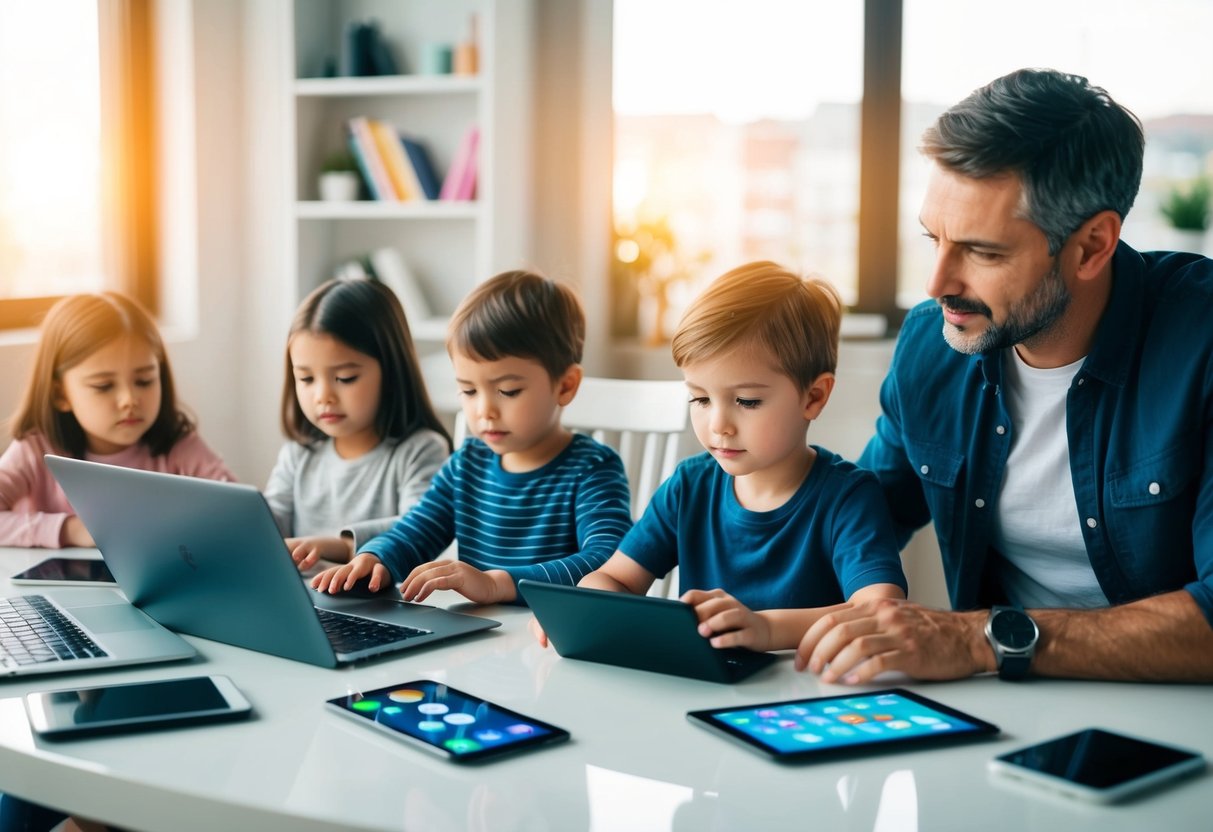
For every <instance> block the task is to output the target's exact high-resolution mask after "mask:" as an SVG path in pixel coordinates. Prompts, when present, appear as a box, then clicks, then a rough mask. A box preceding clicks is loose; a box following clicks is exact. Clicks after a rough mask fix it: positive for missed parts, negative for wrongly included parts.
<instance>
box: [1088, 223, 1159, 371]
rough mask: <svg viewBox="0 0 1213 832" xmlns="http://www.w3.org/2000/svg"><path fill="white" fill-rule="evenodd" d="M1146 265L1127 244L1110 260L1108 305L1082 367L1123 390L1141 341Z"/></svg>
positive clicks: (1121, 246) (1123, 244) (1119, 248)
mask: <svg viewBox="0 0 1213 832" xmlns="http://www.w3.org/2000/svg"><path fill="white" fill-rule="evenodd" d="M1145 274H1146V264H1145V260H1144V259H1142V256H1141V255H1140V254H1138V253H1137V252H1136V251H1135V250H1134V249H1133V248H1132V247H1130V246H1129V244H1128V243H1126V242H1124V241H1121V242H1120V243H1118V244H1117V246H1116V254H1115V255H1113V257H1112V289H1111V291H1110V292H1109V294H1108V305H1107V308H1105V309H1104V313H1103V317H1101V318H1100V320H1099V326H1098V327H1097V328H1096V330H1095V341H1094V343H1093V344H1092V345H1091V352H1090V354H1089V355H1088V356H1087V361H1086V363H1085V364H1083V369H1082V372H1085V373H1087V374H1089V375H1091V376H1093V377H1095V378H1097V379H1099V380H1100V381H1102V382H1105V383H1106V384H1113V385H1116V386H1117V387H1123V386H1124V385H1125V383H1126V382H1127V380H1128V378H1129V368H1130V366H1131V365H1132V363H1133V360H1134V356H1135V355H1136V354H1137V352H1138V344H1139V343H1140V341H1141V328H1142V315H1141V311H1142V308H1143V306H1144V304H1145V290H1146V281H1145Z"/></svg>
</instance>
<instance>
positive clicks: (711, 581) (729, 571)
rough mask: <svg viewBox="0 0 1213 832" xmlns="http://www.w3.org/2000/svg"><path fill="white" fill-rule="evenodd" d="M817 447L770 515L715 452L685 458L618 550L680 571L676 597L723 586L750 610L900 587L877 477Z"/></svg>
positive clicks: (654, 568) (649, 565)
mask: <svg viewBox="0 0 1213 832" xmlns="http://www.w3.org/2000/svg"><path fill="white" fill-rule="evenodd" d="M813 447H814V449H815V450H816V451H817V459H816V461H814V463H813V467H812V468H811V469H809V474H808V476H806V477H805V479H804V482H803V483H801V485H800V488H799V489H797V491H796V493H795V494H793V495H792V497H791V498H790V499H789V500H788V501H787V502H786V503H784V504H783V505H782V506H780V507H779V508H777V509H774V510H773V511H750V510H749V509H746V508H743V507H742V506H741V504H740V503H738V502H737V497H736V495H735V494H734V492H733V477H732V476H730V475H729V474H726V473H725V472H724V470H723V469H721V467H720V466H719V465H718V464H717V463H716V460H715V459H713V458H712V456H711V455H710V454H708V453H703V454H700V455H699V456H696V457H692V458H691V459H688V460H686V461H684V462H683V463H682V464H680V465H679V466H678V468H677V470H676V471H674V474H673V476H671V477H670V478H669V479H668V480H666V482H665V483H664V484H663V485H662V486H661V487H660V488H659V489H657V493H656V494H654V495H653V499H652V502H650V503H649V507H648V509H647V510H646V511H645V513H644V516H643V517H641V518H640V520H639V521H638V522H637V523H636V525H635V526H634V527H633V528H632V530H631V531H630V532H628V534H627V536H625V537H624V539H623V542H622V543H621V544H619V549H620V551H622V552H623V553H624V554H626V555H627V556H628V557H630V558H632V559H633V560H635V561H636V562H637V563H639V564H640V565H641V566H643V567H644V568H645V569H647V570H648V571H650V572H652V573H653V574H654V575H656V576H658V577H661V576H663V575H665V574H666V573H667V572H669V571H670V570H671V569H673V568H674V567H675V566H677V567H678V578H679V591H680V592H686V591H687V590H689V589H723V590H724V591H725V592H727V593H729V594H730V595H732V596H733V597H735V598H736V599H737V600H739V601H740V602H741V603H743V604H745V605H746V606H747V607H749V608H750V609H753V610H772V609H799V608H806V607H823V606H827V605H829V604H838V603H841V602H842V601H845V600H846V599H847V598H849V597H850V596H851V594H852V593H854V592H855V590H857V589H862V588H863V587H865V586H868V585H870V584H877V583H888V584H896V585H897V586H900V587H901V588H902V589H903V590H904V589H905V588H906V579H905V574H904V573H903V572H902V570H901V558H900V556H899V555H898V551H897V540H896V537H895V536H894V533H893V523H892V521H891V520H890V519H889V511H888V508H887V507H886V505H885V502H884V496H883V495H882V493H881V491H880V485H879V483H878V482H877V481H876V477H875V476H873V475H872V474H871V473H870V472H868V471H864V470H863V469H861V468H858V467H856V466H855V465H854V464H852V463H850V462H847V461H846V460H844V459H843V458H842V457H840V456H838V455H837V454H835V453H832V452H830V451H827V450H825V449H823V448H818V447H817V446H813Z"/></svg>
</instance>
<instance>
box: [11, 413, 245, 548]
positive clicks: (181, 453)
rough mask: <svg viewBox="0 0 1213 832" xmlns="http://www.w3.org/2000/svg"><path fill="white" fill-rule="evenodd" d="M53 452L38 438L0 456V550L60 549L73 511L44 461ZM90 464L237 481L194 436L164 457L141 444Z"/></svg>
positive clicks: (29, 438) (18, 441)
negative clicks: (5, 547)
mask: <svg viewBox="0 0 1213 832" xmlns="http://www.w3.org/2000/svg"><path fill="white" fill-rule="evenodd" d="M47 453H55V451H54V450H53V449H52V448H51V447H50V445H49V444H48V443H47V441H46V439H45V438H43V436H42V435H41V434H30V435H29V436H27V437H25V438H24V439H15V440H13V442H12V444H10V445H9V446H8V448H7V449H6V450H5V451H4V455H3V456H0V546H24V547H31V546H39V547H43V548H47V549H58V548H61V547H62V545H63V544H62V543H61V542H60V541H61V535H62V530H63V523H64V521H65V520H67V518H68V517H70V516H72V515H73V514H75V513H76V512H74V511H73V510H72V507H71V504H70V503H68V501H67V497H66V496H65V495H64V493H63V489H61V488H60V487H59V483H58V482H56V481H55V478H54V477H53V476H52V475H51V472H50V470H49V469H48V468H47V467H46V465H45V463H44V462H43V461H42V455H43V454H47ZM84 458H85V459H87V460H89V461H91V462H104V463H107V464H109V465H121V466H122V467H124V468H140V469H142V470H144V471H159V472H161V473H166V474H184V475H186V476H190V477H201V478H203V479H208V480H235V479H236V478H235V477H234V476H232V472H231V471H229V470H228V469H227V466H226V465H224V464H223V460H222V459H221V458H220V457H219V455H218V454H216V453H215V452H214V451H212V450H211V449H210V448H208V447H207V445H206V443H205V442H203V441H202V438H201V437H200V436H198V434H197V433H190V434H187V435H186V436H185V438H184V439H182V440H180V441H179V442H178V443H177V444H176V445H174V446H173V447H172V448H171V449H170V450H169V452H168V453H167V454H164V455H163V456H152V453H151V451H149V450H148V448H147V446H146V445H144V444H143V443H136V444H134V445H132V446H130V447H129V448H127V449H126V450H123V451H120V452H118V453H116V454H110V455H108V456H102V455H100V454H92V453H85V455H84Z"/></svg>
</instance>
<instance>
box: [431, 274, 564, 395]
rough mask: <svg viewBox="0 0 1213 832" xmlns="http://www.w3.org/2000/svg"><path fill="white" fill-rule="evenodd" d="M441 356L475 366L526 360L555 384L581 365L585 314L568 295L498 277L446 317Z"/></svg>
mask: <svg viewBox="0 0 1213 832" xmlns="http://www.w3.org/2000/svg"><path fill="white" fill-rule="evenodd" d="M448 332H449V334H448V335H447V340H446V348H447V351H455V352H459V353H462V354H463V355H466V356H467V357H468V358H472V359H475V360H479V361H498V360H500V359H502V358H507V357H516V358H529V359H532V360H534V361H537V362H539V363H540V364H542V365H543V368H544V369H545V370H547V372H548V375H549V376H551V377H552V378H553V379H558V378H560V377H561V376H562V375H564V373H565V371H566V370H568V369H569V367H571V366H573V365H574V364H580V363H581V351H582V349H583V348H584V347H585V313H584V312H583V311H582V309H581V302H580V301H579V300H577V295H576V294H574V292H573V290H572V289H571V288H569V287H568V286H566V285H564V284H563V283H558V282H556V281H554V280H549V279H548V278H546V277H542V276H540V275H537V274H534V273H532V272H527V271H511V272H502V273H501V274H499V275H497V276H496V277H494V278H492V279H490V280H487V281H485V282H484V283H482V284H480V285H479V286H477V287H476V288H475V289H474V290H472V292H471V294H469V295H468V296H467V297H466V298H464V300H463V303H461V304H459V308H458V309H456V310H455V314H454V315H452V316H451V323H450V328H449V330H448Z"/></svg>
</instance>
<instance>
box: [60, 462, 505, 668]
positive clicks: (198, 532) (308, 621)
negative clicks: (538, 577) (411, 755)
mask: <svg viewBox="0 0 1213 832" xmlns="http://www.w3.org/2000/svg"><path fill="white" fill-rule="evenodd" d="M46 464H47V466H48V467H49V468H50V469H51V472H52V473H53V474H54V475H55V478H56V479H57V480H59V484H60V485H62V486H63V491H64V493H66V494H67V498H68V500H69V501H70V502H71V504H72V507H73V508H74V509H75V510H76V513H77V514H79V515H80V518H81V519H82V520H83V521H84V525H85V526H87V527H88V530H89V532H90V533H91V534H92V535H93V539H94V540H96V541H97V548H99V549H100V550H101V555H102V557H103V558H105V563H106V565H107V566H109V569H110V571H111V572H112V573H113V574H114V578H115V580H117V582H118V585H119V586H121V587H122V590H123V592H124V593H126V597H127V598H129V599H130V602H131V603H132V604H134V605H135V606H136V607H138V608H139V609H141V610H143V611H144V612H146V613H147V614H148V615H150V616H151V617H152V618H154V619H156V621H159V622H160V623H161V624H163V625H164V626H165V627H168V628H169V629H171V630H176V631H177V632H181V633H188V634H189V635H194V636H200V637H202V638H209V639H212V640H214V641H221V642H224V643H226V644H234V645H236V646H237V647H245V648H248V649H249V650H257V651H259V652H262V653H271V654H273V655H275V656H282V657H284V658H288V659H295V660H296V661H301V662H309V663H311V664H316V665H321V666H322V667H335V666H337V665H339V664H346V663H349V662H354V661H358V660H361V659H366V658H370V657H372V656H377V655H381V654H384V653H394V652H396V651H399V650H406V649H410V648H414V647H422V646H424V645H428V644H433V643H434V642H438V641H444V640H446V639H449V638H454V637H456V636H463V635H468V634H470V633H475V632H479V631H481V630H488V629H491V628H493V627H499V626H501V622H499V621H494V620H492V619H490V618H482V617H480V616H474V615H462V614H459V613H454V612H449V611H447V610H443V609H439V608H437V607H430V606H425V605H422V604H409V603H405V602H404V601H401V600H393V599H391V598H386V597H383V598H356V597H349V596H340V595H339V596H331V595H327V594H324V593H320V592H316V591H315V590H312V589H311V588H310V587H308V586H306V585H305V583H304V581H303V579H302V578H301V576H300V575H299V572H298V570H297V569H296V567H295V563H294V561H293V560H291V555H290V552H288V551H287V548H286V544H285V543H284V542H283V540H282V536H281V535H280V534H279V532H278V527H277V525H276V524H275V523H274V518H273V515H272V514H271V513H270V509H269V506H268V505H266V502H265V499H264V498H263V497H262V496H261V492H259V491H258V490H257V489H256V488H253V487H252V486H249V485H241V484H238V483H229V482H215V481H213V480H204V479H196V478H193V477H183V476H177V475H174V474H159V473H153V472H150V471H139V470H135V469H132V468H120V467H116V466H113V465H103V464H101V463H96V462H85V461H83V460H78V459H67V458H64V457H56V456H52V455H49V454H48V455H47V456H46Z"/></svg>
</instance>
